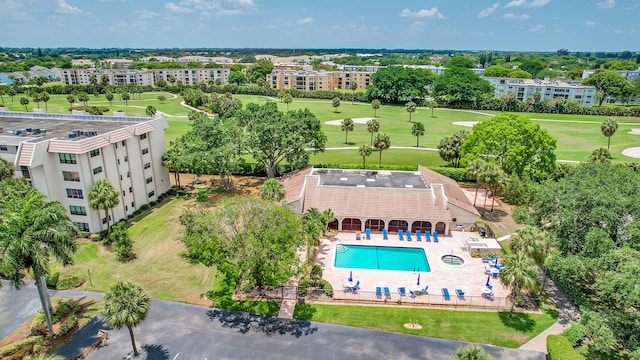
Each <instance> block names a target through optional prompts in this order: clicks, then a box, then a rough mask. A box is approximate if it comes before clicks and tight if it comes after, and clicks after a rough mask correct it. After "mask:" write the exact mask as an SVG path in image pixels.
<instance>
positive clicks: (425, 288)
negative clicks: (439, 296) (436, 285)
mask: <svg viewBox="0 0 640 360" xmlns="http://www.w3.org/2000/svg"><path fill="white" fill-rule="evenodd" d="M427 289H429V285H425V286H424V288H422V289H420V292H421V293H423V294H426V293H427Z"/></svg>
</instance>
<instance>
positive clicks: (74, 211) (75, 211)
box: [69, 205, 87, 216]
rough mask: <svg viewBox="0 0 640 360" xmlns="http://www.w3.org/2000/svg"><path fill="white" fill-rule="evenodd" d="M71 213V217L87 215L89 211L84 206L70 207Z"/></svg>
mask: <svg viewBox="0 0 640 360" xmlns="http://www.w3.org/2000/svg"><path fill="white" fill-rule="evenodd" d="M69 211H70V212H71V215H82V216H86V215H87V209H86V208H85V207H84V206H76V205H70V206H69Z"/></svg>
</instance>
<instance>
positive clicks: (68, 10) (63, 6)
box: [56, 0, 82, 15]
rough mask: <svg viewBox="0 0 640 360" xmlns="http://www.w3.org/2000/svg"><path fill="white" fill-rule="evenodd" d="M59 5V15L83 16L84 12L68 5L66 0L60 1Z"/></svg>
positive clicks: (57, 10)
mask: <svg viewBox="0 0 640 360" xmlns="http://www.w3.org/2000/svg"><path fill="white" fill-rule="evenodd" d="M57 5H58V8H57V9H56V12H57V13H58V14H68V15H71V14H82V10H80V9H79V8H78V7H75V6H72V5H69V4H67V2H66V1H65V0H58V1H57Z"/></svg>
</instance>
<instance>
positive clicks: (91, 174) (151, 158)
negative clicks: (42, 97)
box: [0, 108, 171, 232]
mask: <svg viewBox="0 0 640 360" xmlns="http://www.w3.org/2000/svg"><path fill="white" fill-rule="evenodd" d="M167 127H168V124H167V121H166V119H165V118H164V115H162V114H159V115H156V116H155V117H154V118H138V117H125V116H119V117H110V116H90V115H68V114H46V113H20V112H9V111H7V110H6V108H0V157H1V158H2V159H5V160H7V161H9V162H11V163H13V164H14V166H15V170H16V171H15V176H16V177H24V178H27V179H28V180H29V181H30V182H31V184H32V185H33V187H35V188H37V189H38V190H40V191H41V192H43V193H44V194H45V195H47V197H48V198H49V199H50V200H55V201H60V202H61V203H62V204H63V206H64V207H65V208H66V209H67V211H68V212H69V217H70V218H71V220H72V221H73V222H75V223H76V224H77V225H78V227H79V228H80V229H81V230H83V231H89V232H99V231H102V230H104V229H106V223H107V219H106V217H105V214H104V211H98V210H94V209H92V208H91V207H90V206H89V199H88V193H89V191H90V190H91V187H92V186H93V184H94V183H95V182H96V181H98V180H102V179H107V180H109V182H111V184H113V186H114V188H115V189H116V190H117V191H118V194H119V198H120V203H119V204H118V205H117V206H116V207H115V208H114V209H113V212H110V215H109V216H113V219H111V220H112V221H118V220H120V219H126V218H127V217H128V216H129V215H130V214H132V213H133V212H134V211H136V209H139V208H140V207H141V206H142V205H144V204H147V203H149V202H151V201H154V200H156V199H157V198H158V196H159V195H160V194H163V193H164V192H166V191H167V190H169V188H170V187H171V184H170V182H169V172H168V170H167V169H166V168H165V167H163V166H162V156H163V155H164V153H165V150H166V145H165V138H164V130H165V129H166V128H167ZM111 214H112V215H111ZM112 223H113V222H112Z"/></svg>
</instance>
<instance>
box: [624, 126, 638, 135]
mask: <svg viewBox="0 0 640 360" xmlns="http://www.w3.org/2000/svg"><path fill="white" fill-rule="evenodd" d="M627 134H631V135H640V129H638V128H635V129H631V131H629V132H628V133H627Z"/></svg>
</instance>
